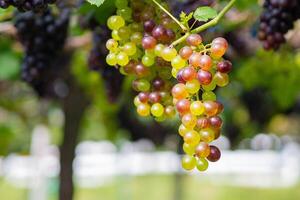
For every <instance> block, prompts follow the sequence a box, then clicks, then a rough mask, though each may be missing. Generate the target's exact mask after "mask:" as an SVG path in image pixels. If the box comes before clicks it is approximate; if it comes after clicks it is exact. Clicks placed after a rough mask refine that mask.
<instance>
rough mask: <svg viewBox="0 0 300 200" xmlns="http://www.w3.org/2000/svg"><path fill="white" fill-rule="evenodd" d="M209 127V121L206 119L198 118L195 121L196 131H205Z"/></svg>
mask: <svg viewBox="0 0 300 200" xmlns="http://www.w3.org/2000/svg"><path fill="white" fill-rule="evenodd" d="M209 126H210V121H209V119H208V118H206V117H200V118H198V119H197V128H198V129H205V128H208V127H209Z"/></svg>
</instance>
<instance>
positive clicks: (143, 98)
mask: <svg viewBox="0 0 300 200" xmlns="http://www.w3.org/2000/svg"><path fill="white" fill-rule="evenodd" d="M138 99H139V101H140V102H142V103H147V102H148V100H149V93H148V92H140V93H139V95H138Z"/></svg>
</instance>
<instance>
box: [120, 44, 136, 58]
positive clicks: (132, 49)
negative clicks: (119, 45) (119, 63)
mask: <svg viewBox="0 0 300 200" xmlns="http://www.w3.org/2000/svg"><path fill="white" fill-rule="evenodd" d="M123 51H124V52H125V53H126V54H127V55H128V56H133V55H134V54H135V53H136V45H135V44H134V43H132V42H128V43H126V44H125V45H124V46H123Z"/></svg>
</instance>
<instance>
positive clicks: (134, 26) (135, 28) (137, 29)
mask: <svg viewBox="0 0 300 200" xmlns="http://www.w3.org/2000/svg"><path fill="white" fill-rule="evenodd" d="M130 28H131V30H132V31H134V32H142V31H143V28H142V26H141V24H139V23H136V22H133V23H131V24H130Z"/></svg>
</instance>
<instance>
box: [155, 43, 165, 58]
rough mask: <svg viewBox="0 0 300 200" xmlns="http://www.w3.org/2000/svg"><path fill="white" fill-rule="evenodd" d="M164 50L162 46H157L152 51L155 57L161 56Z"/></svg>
mask: <svg viewBox="0 0 300 200" xmlns="http://www.w3.org/2000/svg"><path fill="white" fill-rule="evenodd" d="M164 48H165V46H164V45H163V44H157V45H156V46H155V49H154V53H155V55H156V56H161V52H162V50H163V49H164Z"/></svg>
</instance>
